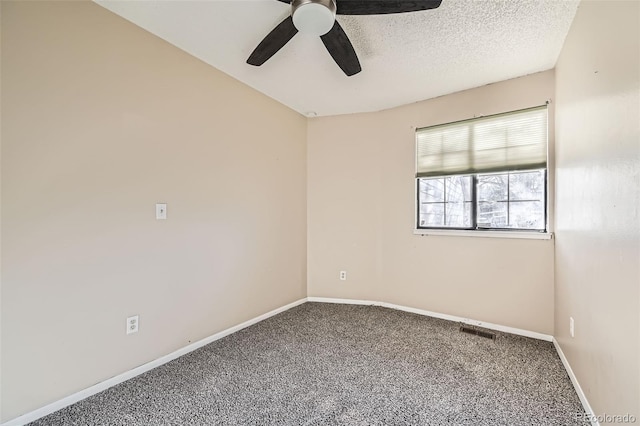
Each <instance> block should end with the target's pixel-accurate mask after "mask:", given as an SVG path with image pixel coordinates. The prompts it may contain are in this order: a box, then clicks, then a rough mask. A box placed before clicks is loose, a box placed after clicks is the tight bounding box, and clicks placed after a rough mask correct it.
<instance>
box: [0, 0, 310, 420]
mask: <svg viewBox="0 0 640 426" xmlns="http://www.w3.org/2000/svg"><path fill="white" fill-rule="evenodd" d="M1 8H2V23H1V24H2V89H3V92H2V209H3V210H2V396H3V398H2V417H1V418H2V421H6V420H8V419H11V418H13V417H16V416H18V415H21V414H24V413H26V412H28V411H30V410H33V409H36V408H39V407H41V406H43V405H45V404H47V403H50V402H52V401H56V400H58V399H60V398H62V397H64V396H66V395H69V394H71V393H73V392H76V391H78V390H81V389H83V388H86V387H88V386H90V385H93V384H95V383H97V382H100V381H103V380H105V379H107V378H109V377H112V376H114V375H116V374H119V373H122V372H124V371H127V370H129V369H131V368H133V367H135V366H138V365H140V364H143V363H145V362H147V361H150V360H153V359H156V358H158V357H160V356H162V355H165V354H167V353H170V352H172V351H174V350H176V349H178V348H181V347H184V346H185V345H187V344H188V343H189V342H195V341H197V340H199V339H202V338H204V337H206V336H209V335H211V334H213V333H215V332H217V331H220V330H223V329H225V328H228V327H230V326H233V325H236V324H238V323H240V322H242V321H245V320H247V319H250V318H253V317H255V316H258V315H260V314H263V313H265V312H268V311H270V310H272V309H274V308H277V307H281V306H283V305H285V304H287V303H289V302H292V301H294V300H298V299H300V298H303V297H305V296H306V252H305V250H306V183H305V182H306V143H305V138H306V119H305V118H304V117H302V116H301V115H299V114H297V113H295V112H293V111H292V110H289V109H287V108H286V107H284V106H282V105H280V104H278V103H276V102H275V101H273V100H271V99H269V98H267V97H265V96H263V95H261V94H259V93H257V92H256V91H254V90H252V89H250V88H248V87H246V86H244V85H242V84H241V83H238V82H237V81H236V80H234V79H232V78H230V77H228V76H226V75H224V74H222V73H220V72H217V71H215V70H214V69H213V68H211V67H210V66H208V65H206V64H204V63H202V62H200V61H198V60H196V59H194V58H193V57H191V56H189V55H187V54H185V53H183V52H181V51H180V50H178V49H176V48H175V47H173V46H171V45H169V44H167V43H165V42H163V41H161V40H160V39H158V38H157V37H154V36H152V35H151V34H149V33H147V32H145V31H144V30H142V29H139V28H138V27H136V26H134V25H132V24H130V23H129V22H126V21H125V20H123V19H121V18H119V17H117V16H116V15H113V14H112V13H110V12H108V11H107V10H105V9H103V8H101V7H100V6H98V5H96V4H92V3H84V2H83V3H78V2H43V3H40V2H36V3H34V2H20V3H13V2H8V1H2V2H1ZM156 202H167V203H168V214H169V219H168V220H166V221H156V220H155V207H154V205H155V203H156ZM274 247H277V250H274ZM133 314H139V315H140V331H139V333H138V334H135V335H131V336H126V335H125V318H126V317H127V316H129V315H133Z"/></svg>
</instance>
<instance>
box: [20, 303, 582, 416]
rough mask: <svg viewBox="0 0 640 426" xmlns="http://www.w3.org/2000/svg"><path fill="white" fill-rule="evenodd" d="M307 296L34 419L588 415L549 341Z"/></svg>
mask: <svg viewBox="0 0 640 426" xmlns="http://www.w3.org/2000/svg"><path fill="white" fill-rule="evenodd" d="M496 334H497V337H496V339H495V340H490V339H485V338H482V337H478V336H473V335H468V334H465V333H461V332H460V331H459V324H457V323H452V322H449V321H444V320H439V319H434V318H429V317H424V316H420V315H415V314H410V313H406V312H400V311H394V310H391V309H386V308H380V307H371V306H353V305H333V304H324V303H305V304H303V305H300V306H298V307H296V308H293V309H291V310H289V311H287V312H284V313H282V314H279V315H276V316H274V317H272V318H270V319H268V320H265V321H263V322H261V323H259V324H256V325H254V326H252V327H249V328H246V329H244V330H241V331H239V332H237V333H235V334H233V335H230V336H228V337H226V338H224V339H221V340H218V341H216V342H213V343H211V344H209V345H207V346H205V347H203V348H201V349H198V350H197V351H194V352H192V353H190V354H187V355H185V356H183V357H181V358H179V359H176V360H174V361H172V362H170V363H168V364H165V365H163V366H161V367H158V368H156V369H154V370H152V371H150V372H148V373H145V374H143V375H141V376H138V377H136V378H133V379H131V380H129V381H127V382H125V383H122V384H120V385H118V386H115V387H113V388H110V389H108V390H106V391H104V392H101V393H99V394H97V395H94V396H93V397H90V398H88V399H86V400H83V401H81V402H79V403H77V404H75V405H72V406H70V407H67V408H65V409H63V410H60V411H58V412H56V413H53V414H51V415H49V416H47V417H44V418H42V419H40V420H38V421H36V422H34V423H31V424H32V425H127V426H136V425H141V426H142V425H145V426H146V425H269V424H278V425H331V424H339V425H445V424H446V425H510V426H515V425H563V426H569V425H583V424H586V423H584V422H581V421H579V420H578V416H579V413H580V414H583V413H584V412H583V409H582V406H581V405H580V402H579V400H578V397H577V395H576V393H575V391H574V389H573V387H572V386H571V382H570V381H569V378H568V376H567V373H566V371H565V370H564V368H563V366H562V363H561V361H560V359H559V358H558V355H557V354H556V352H555V349H554V348H553V345H552V344H551V343H548V342H543V341H538V340H534V339H529V338H525V337H519V336H513V335H509V334H505V333H496Z"/></svg>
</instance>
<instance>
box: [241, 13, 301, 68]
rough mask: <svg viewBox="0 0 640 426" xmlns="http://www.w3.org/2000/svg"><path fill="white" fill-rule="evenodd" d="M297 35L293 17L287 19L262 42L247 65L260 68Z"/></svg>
mask: <svg viewBox="0 0 640 426" xmlns="http://www.w3.org/2000/svg"><path fill="white" fill-rule="evenodd" d="M297 33H298V30H297V29H296V27H295V26H294V25H293V19H292V18H291V16H289V17H287V18H286V19H285V20H284V21H282V22H280V23H279V24H278V26H277V27H275V28H274V29H273V30H272V31H271V32H270V33H269V34H267V36H266V37H265V38H264V39H263V40H262V41H261V42H260V44H259V45H258V47H256V48H255V49H254V51H253V52H252V53H251V55H250V56H249V59H247V63H248V64H249V65H255V66H257V67H259V66H260V65H262V64H264V63H265V62H266V61H267V60H268V59H269V58H270V57H272V56H273V55H275V54H276V52H277V51H278V50H280V49H282V46H284V45H285V44H287V42H288V41H289V40H291V38H293V36H294V35H296V34H297Z"/></svg>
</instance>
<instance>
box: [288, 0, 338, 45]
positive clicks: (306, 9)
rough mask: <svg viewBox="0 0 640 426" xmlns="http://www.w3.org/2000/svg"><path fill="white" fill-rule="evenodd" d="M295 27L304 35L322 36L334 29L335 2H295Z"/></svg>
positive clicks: (292, 3)
mask: <svg viewBox="0 0 640 426" xmlns="http://www.w3.org/2000/svg"><path fill="white" fill-rule="evenodd" d="M291 16H292V17H293V25H295V27H296V28H297V29H298V31H300V32H302V33H307V34H312V35H317V36H321V35H324V34H326V33H328V32H329V30H331V28H333V23H334V22H335V20H336V2H335V0H293V1H292V2H291Z"/></svg>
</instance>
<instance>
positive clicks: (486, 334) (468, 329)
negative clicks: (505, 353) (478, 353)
mask: <svg viewBox="0 0 640 426" xmlns="http://www.w3.org/2000/svg"><path fill="white" fill-rule="evenodd" d="M460 331H461V332H463V333H468V334H474V335H476V336H480V337H484V338H485V339H491V340H496V335H495V333H489V332H488V331H482V330H476V329H475V328H472V327H469V326H466V325H461V326H460Z"/></svg>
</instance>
